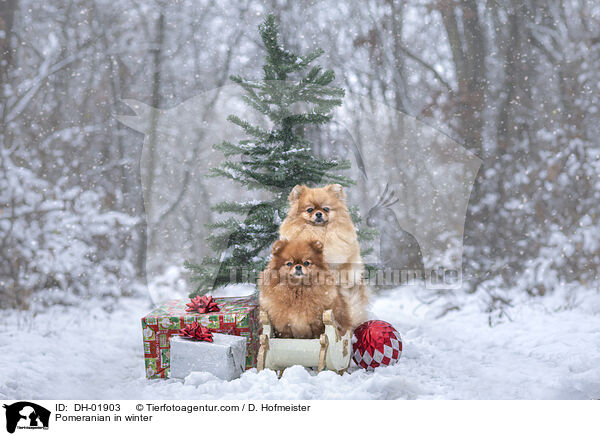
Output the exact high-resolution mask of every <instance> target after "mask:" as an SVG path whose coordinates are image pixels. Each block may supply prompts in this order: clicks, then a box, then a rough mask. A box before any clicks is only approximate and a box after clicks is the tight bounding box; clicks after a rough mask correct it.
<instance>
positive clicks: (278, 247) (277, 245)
mask: <svg viewBox="0 0 600 436" xmlns="http://www.w3.org/2000/svg"><path fill="white" fill-rule="evenodd" d="M287 243H288V241H282V240H281V239H280V240H279V241H275V243H274V244H273V250H272V251H271V253H273V254H277V253H279V252H280V251H281V249H282V248H283V247H285V246H286V245H287Z"/></svg>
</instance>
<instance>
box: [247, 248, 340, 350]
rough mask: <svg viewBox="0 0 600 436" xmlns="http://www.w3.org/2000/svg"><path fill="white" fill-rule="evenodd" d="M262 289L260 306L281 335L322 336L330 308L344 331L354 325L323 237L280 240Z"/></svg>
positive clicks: (307, 337)
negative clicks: (310, 239)
mask: <svg viewBox="0 0 600 436" xmlns="http://www.w3.org/2000/svg"><path fill="white" fill-rule="evenodd" d="M259 289H260V296H259V300H260V308H261V310H263V311H265V312H267V314H268V316H269V320H270V321H271V325H272V326H273V328H274V330H275V334H276V336H277V337H282V338H297V339H313V338H318V337H319V335H320V334H322V333H323V332H324V331H325V326H324V324H323V312H324V311H325V310H328V309H331V310H333V316H334V318H335V320H336V322H337V324H338V329H339V331H340V334H342V335H343V334H344V333H345V331H346V330H348V329H349V328H351V323H350V318H349V316H348V307H347V305H346V302H345V301H344V299H343V298H341V297H340V295H339V294H338V291H337V286H336V285H335V279H334V277H333V276H332V274H331V271H330V270H329V268H328V266H327V262H325V260H324V259H323V244H322V243H321V242H320V241H303V240H298V241H281V240H280V241H276V242H275V244H274V245H273V251H272V256H271V260H270V261H269V264H268V265H267V268H266V269H265V270H264V271H263V272H262V274H261V277H260V281H259Z"/></svg>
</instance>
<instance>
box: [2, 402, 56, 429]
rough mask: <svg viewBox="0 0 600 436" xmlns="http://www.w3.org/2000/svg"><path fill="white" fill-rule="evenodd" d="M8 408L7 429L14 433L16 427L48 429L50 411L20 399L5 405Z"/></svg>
mask: <svg viewBox="0 0 600 436" xmlns="http://www.w3.org/2000/svg"><path fill="white" fill-rule="evenodd" d="M4 408H5V409H6V431H8V432H9V433H14V432H15V429H17V428H18V429H29V430H35V429H43V430H47V429H48V422H49V421H50V411H49V410H48V409H45V408H43V407H42V406H38V405H37V404H35V403H30V402H28V401H19V402H18V403H13V404H10V405H6V404H5V405H4Z"/></svg>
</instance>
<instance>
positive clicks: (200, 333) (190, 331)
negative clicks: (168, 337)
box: [179, 322, 213, 342]
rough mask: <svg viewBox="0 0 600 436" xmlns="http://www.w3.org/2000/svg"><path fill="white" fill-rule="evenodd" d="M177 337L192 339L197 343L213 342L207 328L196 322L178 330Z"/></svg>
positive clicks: (210, 332)
mask: <svg viewBox="0 0 600 436" xmlns="http://www.w3.org/2000/svg"><path fill="white" fill-rule="evenodd" d="M179 335H180V336H185V337H188V338H192V339H195V340H197V341H204V342H212V341H213V335H212V331H211V330H210V329H209V328H207V327H204V326H203V325H200V324H198V323H197V322H193V323H192V324H190V325H186V326H184V327H183V328H182V329H181V330H179Z"/></svg>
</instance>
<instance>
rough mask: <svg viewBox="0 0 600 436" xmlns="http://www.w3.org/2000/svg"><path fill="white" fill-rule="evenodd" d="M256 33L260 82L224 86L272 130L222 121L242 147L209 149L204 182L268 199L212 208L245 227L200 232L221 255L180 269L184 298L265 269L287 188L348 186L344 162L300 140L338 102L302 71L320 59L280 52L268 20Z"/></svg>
mask: <svg viewBox="0 0 600 436" xmlns="http://www.w3.org/2000/svg"><path fill="white" fill-rule="evenodd" d="M259 31H260V36H261V38H262V41H263V44H264V46H265V49H266V56H265V64H264V66H263V71H264V74H263V79H262V80H259V81H255V80H248V79H245V78H242V77H240V76H231V77H230V78H231V80H233V81H234V82H235V83H237V84H238V85H240V86H241V87H242V88H243V90H244V96H243V99H244V101H245V102H246V103H247V104H248V105H249V106H250V107H251V108H252V109H254V110H256V111H258V112H260V113H261V114H263V115H264V116H266V117H268V119H269V121H270V124H271V126H272V127H271V128H270V129H268V130H265V129H264V128H262V127H259V126H256V125H251V124H250V123H249V122H247V121H245V120H243V119H241V118H239V117H237V116H235V115H230V116H229V117H228V120H229V121H230V122H232V123H234V124H236V125H237V126H239V127H240V128H241V129H243V131H244V133H245V134H246V135H247V138H248V139H244V140H241V141H239V142H238V143H237V144H234V143H231V142H226V141H225V142H222V143H220V144H217V145H215V146H214V147H215V148H216V149H218V150H220V151H222V152H223V154H224V155H225V158H226V160H225V161H224V162H223V163H222V164H221V166H220V167H217V168H213V169H212V170H211V172H210V174H209V175H210V176H213V177H226V178H229V179H232V180H234V181H236V182H237V183H241V184H242V185H244V186H246V187H247V188H249V189H262V190H267V191H269V192H270V197H271V199H270V200H266V201H248V202H222V203H219V204H217V205H216V206H215V207H214V208H213V210H215V211H217V212H219V213H233V214H234V215H241V216H245V219H244V221H240V220H238V219H235V218H232V217H230V218H227V219H224V220H221V221H218V222H216V223H212V224H208V225H207V226H208V227H209V228H211V229H212V230H213V234H212V235H211V236H209V237H208V242H209V244H210V247H211V248H212V249H213V250H214V251H215V252H217V253H221V255H220V257H219V258H216V257H205V258H204V259H203V260H202V262H201V263H200V264H194V263H191V262H186V263H185V267H186V268H187V269H188V270H189V271H190V272H191V281H192V283H194V284H195V290H194V291H193V292H192V294H191V296H195V295H201V294H204V293H206V292H209V291H211V290H212V289H213V288H214V287H217V286H220V285H223V284H226V283H231V282H244V281H247V280H252V279H253V278H256V277H257V275H258V273H259V272H260V271H262V270H263V269H264V267H265V266H266V263H267V257H268V249H269V248H270V247H271V245H272V244H273V242H274V241H276V240H277V238H278V230H279V224H280V223H281V221H282V220H283V218H285V214H286V209H287V196H288V194H289V192H290V191H291V189H292V188H293V187H294V186H295V185H298V184H304V185H308V186H318V185H322V184H325V183H340V184H342V185H344V186H349V185H351V184H354V182H353V181H352V180H351V179H349V178H348V177H345V176H343V175H341V174H340V173H339V171H341V170H345V169H348V168H349V167H350V164H349V162H348V161H337V160H334V159H324V158H319V157H317V156H315V155H314V154H313V153H312V147H311V144H310V142H309V141H308V140H307V139H305V138H304V137H303V136H302V132H303V131H304V129H306V128H314V127H318V126H321V125H323V124H325V123H327V122H329V121H330V120H331V117H332V111H333V110H334V109H335V107H337V106H340V105H341V104H342V98H343V97H344V90H343V89H341V88H336V87H333V86H329V85H330V84H331V82H332V81H333V80H334V73H333V71H331V70H325V71H324V70H323V69H322V68H321V67H320V66H318V65H314V66H311V65H310V64H311V63H313V62H314V61H315V60H316V59H317V58H318V57H319V56H321V55H322V54H323V51H322V50H321V49H317V50H314V51H312V52H310V53H308V54H306V55H296V54H293V53H291V52H289V51H288V50H286V49H284V48H282V47H281V46H280V45H279V42H278V29H277V25H276V23H275V17H274V16H273V15H268V16H267V17H266V19H265V21H264V23H263V24H261V25H260V26H259ZM299 105H300V106H299ZM299 107H301V108H303V110H302V111H299V110H298V108H299ZM355 217H356V216H355ZM359 234H363V235H364V232H359ZM369 236H371V235H369Z"/></svg>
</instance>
